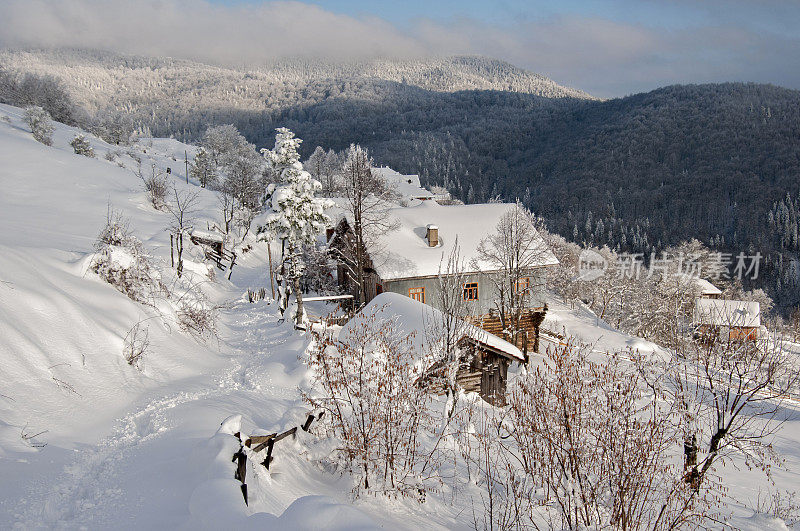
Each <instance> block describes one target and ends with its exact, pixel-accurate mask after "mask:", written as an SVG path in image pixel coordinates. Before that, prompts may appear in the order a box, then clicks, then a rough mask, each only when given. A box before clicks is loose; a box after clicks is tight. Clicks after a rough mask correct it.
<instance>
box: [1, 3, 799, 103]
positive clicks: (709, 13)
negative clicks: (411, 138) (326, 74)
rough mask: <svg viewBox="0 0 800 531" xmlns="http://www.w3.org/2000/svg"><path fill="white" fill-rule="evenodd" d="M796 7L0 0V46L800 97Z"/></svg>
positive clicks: (611, 90)
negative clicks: (421, 60)
mask: <svg viewBox="0 0 800 531" xmlns="http://www.w3.org/2000/svg"><path fill="white" fill-rule="evenodd" d="M798 28H800V0H660V1H657V0H635V1H634V0H561V1H553V0H539V1H523V0H501V1H498V2H488V1H477V0H461V1H455V0H439V1H435V0H405V1H389V0H372V1H369V2H367V1H356V0H314V1H298V0H270V1H259V0H136V1H132V0H70V2H63V1H62V0H0V45H7V46H9V45H10V46H72V47H93V48H101V49H109V50H114V51H120V52H125V53H135V54H150V55H168V56H171V57H184V58H189V59H195V60H200V61H204V62H210V63H216V64H237V65H239V66H241V65H253V66H258V65H263V64H264V63H265V62H268V61H269V60H271V59H274V58H276V57H284V56H298V55H299V56H325V57H330V58H334V59H365V58H370V57H376V56H381V57H401V58H416V57H425V56H436V55H455V54H476V55H484V56H489V57H495V58H498V59H502V60H506V61H509V62H511V63H513V64H515V65H517V66H520V67H523V68H526V69H528V70H532V71H535V72H538V73H541V74H544V75H546V76H548V77H551V78H552V79H554V80H555V81H557V82H559V83H561V84H565V85H569V86H573V87H576V88H580V89H583V90H586V91H588V92H590V93H592V94H595V95H597V96H601V97H614V96H623V95H626V94H631V93H634V92H641V91H647V90H652V89H655V88H658V87H660V86H664V85H670V84H676V83H705V82H724V81H754V82H759V83H773V84H776V85H781V86H785V87H789V88H793V89H800V31H798Z"/></svg>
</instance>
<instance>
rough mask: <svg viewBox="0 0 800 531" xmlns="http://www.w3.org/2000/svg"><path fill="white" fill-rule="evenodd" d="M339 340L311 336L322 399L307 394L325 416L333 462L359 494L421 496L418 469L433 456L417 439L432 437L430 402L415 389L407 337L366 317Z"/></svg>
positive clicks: (423, 489) (422, 487)
mask: <svg viewBox="0 0 800 531" xmlns="http://www.w3.org/2000/svg"><path fill="white" fill-rule="evenodd" d="M350 332H351V333H350V335H348V338H347V339H346V341H345V342H344V343H336V342H334V341H333V340H332V339H330V338H327V337H316V338H315V343H314V345H313V346H312V348H311V349H310V359H309V362H310V365H311V367H312V369H313V370H314V373H315V377H316V381H317V382H318V383H319V384H320V385H321V387H322V389H323V390H324V394H323V397H320V398H311V397H308V396H307V397H306V399H307V400H308V402H309V403H311V404H312V405H313V406H314V407H322V408H324V409H325V410H326V411H327V412H328V413H329V414H328V415H326V418H328V419H329V421H328V426H329V428H330V430H331V432H332V434H333V435H334V436H335V437H336V438H337V439H338V440H339V441H340V442H341V446H340V447H339V449H338V452H337V454H336V455H335V456H332V457H333V458H334V459H340V460H341V463H342V464H343V466H344V467H345V468H347V469H349V470H350V471H351V472H352V473H354V474H355V475H356V476H358V483H357V485H356V486H355V488H354V493H355V494H358V493H359V492H361V491H368V492H376V493H383V494H386V495H400V496H408V497H414V498H417V499H424V496H425V492H426V490H427V489H428V487H429V484H428V481H427V479H428V478H426V477H424V475H423V472H424V471H425V470H430V469H432V468H435V467H430V463H431V461H432V460H434V459H435V456H434V455H432V454H430V452H425V451H424V450H423V448H422V440H423V438H426V435H427V436H431V435H432V429H433V426H432V425H431V421H432V412H431V411H430V404H431V397H430V395H428V393H426V391H425V390H424V389H423V388H422V387H421V386H419V385H417V384H416V380H417V378H418V377H419V373H418V372H417V370H416V369H415V367H414V357H413V352H414V349H413V345H412V340H411V337H409V336H403V335H402V334H398V333H397V332H396V330H395V327H394V324H393V322H391V321H388V322H387V321H385V320H381V319H380V318H377V319H376V318H375V316H372V317H368V318H365V319H364V320H363V321H361V322H360V323H359V324H358V325H357V326H355V327H353V328H352V329H351V330H350Z"/></svg>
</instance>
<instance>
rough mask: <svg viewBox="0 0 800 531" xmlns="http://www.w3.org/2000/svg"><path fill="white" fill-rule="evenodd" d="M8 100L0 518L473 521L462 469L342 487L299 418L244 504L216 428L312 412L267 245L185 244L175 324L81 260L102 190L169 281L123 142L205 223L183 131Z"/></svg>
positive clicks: (741, 482)
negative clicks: (88, 150) (191, 320)
mask: <svg viewBox="0 0 800 531" xmlns="http://www.w3.org/2000/svg"><path fill="white" fill-rule="evenodd" d="M22 114H23V111H22V110H20V109H17V108H14V107H9V106H3V105H0V528H3V529H6V528H14V527H18V528H21V529H31V528H85V529H105V528H115V529H120V528H121V529H131V528H148V529H149V528H161V529H163V528H182V529H188V528H193V529H194V528H208V529H225V528H227V529H240V528H249V527H252V528H260V529H264V528H267V529H268V528H276V529H313V528H326V529H370V528H376V527H383V528H402V529H420V528H456V529H468V528H472V527H473V513H472V509H473V505H472V503H471V500H472V499H473V497H474V496H477V494H476V491H474V490H470V489H473V487H471V486H470V484H469V480H468V478H463V481H462V482H461V484H460V488H461V489H462V491H461V493H462V494H463V495H461V496H459V497H456V496H455V495H454V494H453V491H450V490H447V489H446V488H443V489H442V490H441V491H439V492H432V493H431V494H430V495H429V496H428V497H427V499H426V501H425V503H423V504H419V503H417V502H416V501H413V500H387V499H385V498H381V497H372V496H365V497H362V498H359V499H358V500H353V499H352V498H351V496H350V491H351V488H352V482H351V479H350V478H349V477H348V476H346V475H344V476H342V475H340V474H334V473H331V472H330V471H327V470H325V469H323V468H322V467H320V466H318V465H317V463H318V462H319V461H318V460H316V459H313V458H314V452H318V451H320V449H319V448H315V446H314V444H313V441H311V440H310V437H311V436H309V435H306V434H301V435H300V436H299V437H298V438H297V440H295V441H294V442H292V441H291V440H289V439H286V440H285V444H283V443H282V444H281V445H278V446H276V450H275V451H276V460H275V463H274V466H273V467H272V468H271V470H270V471H269V472H266V471H265V470H264V469H263V468H261V467H259V466H256V467H249V468H248V472H247V474H248V478H249V479H248V484H249V485H250V503H249V506H245V505H244V503H243V500H242V495H241V492H240V483H239V481H237V480H235V479H234V468H235V466H234V464H233V463H232V462H231V456H232V455H233V453H234V452H235V451H236V450H237V449H238V443H237V442H236V439H235V437H233V435H232V433H233V432H235V431H241V432H242V433H244V434H256V433H273V432H280V431H283V430H285V429H287V428H289V427H291V426H296V425H297V424H298V423H299V422H301V421H302V420H304V419H305V415H306V413H307V412H308V411H309V408H308V406H307V405H306V404H305V403H304V401H303V399H302V397H301V393H300V389H308V388H309V387H310V385H311V380H310V374H309V371H308V369H307V368H306V366H305V364H304V363H303V361H302V360H300V359H298V357H299V356H301V355H302V354H303V352H304V351H305V349H306V347H307V346H308V344H309V338H308V336H307V335H305V334H304V333H302V332H298V331H295V330H294V329H293V327H292V326H291V324H289V323H282V322H279V320H278V315H277V312H276V310H275V305H274V304H270V301H269V300H266V301H260V302H257V303H254V304H251V303H249V302H247V301H246V300H245V299H244V298H243V293H244V292H245V290H246V289H247V288H250V287H261V286H266V285H267V279H266V266H265V264H266V262H267V257H266V250H265V248H264V247H263V246H262V245H261V244H256V243H255V242H254V245H253V250H252V251H250V252H248V253H246V254H243V255H242V256H241V258H240V259H239V260H237V266H236V269H234V271H233V275H232V280H231V281H228V280H227V279H225V278H224V275H222V274H217V275H216V278H215V279H214V280H213V281H212V280H210V279H208V278H207V276H206V275H205V271H206V269H205V266H204V265H203V264H201V263H200V262H201V260H200V257H199V255H198V254H196V253H194V252H191V251H190V252H189V253H188V254H189V258H188V259H189V260H190V262H189V264H188V265H187V276H188V277H190V278H191V279H193V280H195V281H196V282H197V283H199V284H201V289H202V290H203V292H204V293H205V295H206V296H207V297H208V298H209V299H210V300H211V301H212V302H213V303H214V304H215V305H216V307H217V311H218V315H219V322H218V334H217V337H206V338H197V337H194V336H192V335H190V334H187V333H185V332H182V331H181V329H180V327H179V325H178V323H177V321H176V316H175V313H174V308H172V307H171V306H170V303H169V301H161V302H159V304H157V305H156V307H149V306H145V305H142V304H139V303H136V302H134V301H132V300H131V299H129V298H128V297H127V296H125V295H124V294H122V293H120V292H119V291H117V290H116V289H114V287H112V286H110V285H108V284H106V283H105V282H103V281H102V280H101V279H100V278H98V276H97V275H96V274H94V273H93V272H92V271H91V270H90V268H89V264H90V262H91V260H92V257H93V254H94V252H95V249H94V244H95V240H96V237H97V234H98V232H99V231H100V229H101V227H102V226H103V225H104V223H105V220H106V214H107V211H108V208H109V205H111V206H112V207H113V208H114V209H117V210H118V211H120V212H122V213H123V214H124V215H125V216H126V217H127V218H129V219H130V227H131V229H132V230H133V232H134V234H135V235H136V236H137V237H138V238H139V239H141V240H142V242H143V244H144V247H145V249H146V251H147V252H148V253H149V254H150V255H151V259H152V261H153V263H154V264H155V267H156V269H157V270H158V271H159V272H160V274H161V275H162V278H163V280H164V281H165V282H166V283H168V284H171V285H173V286H176V288H175V289H179V288H180V284H179V283H176V281H175V279H174V277H173V273H172V269H171V268H170V266H169V259H170V258H169V256H170V254H169V250H170V248H169V234H168V232H167V230H166V227H167V226H168V224H169V219H168V214H166V213H164V212H160V211H157V210H155V209H154V208H153V207H152V206H151V205H150V204H149V203H148V200H147V198H146V194H145V192H144V189H143V185H142V181H141V180H140V178H139V177H138V176H137V175H136V174H135V171H136V170H137V168H138V162H137V161H136V160H135V159H134V156H135V157H138V158H140V159H141V161H142V166H143V167H145V168H151V167H152V165H155V167H156V168H157V169H160V170H164V171H165V170H166V168H171V172H172V174H171V175H172V176H171V177H170V178H171V179H173V182H174V184H175V186H176V187H177V188H178V189H179V190H181V189H191V190H193V191H197V192H198V193H199V205H198V210H199V212H198V216H197V218H198V221H197V224H198V225H201V226H203V225H206V223H212V222H213V221H214V219H215V213H216V211H217V210H218V208H219V207H218V203H217V198H216V196H215V194H214V193H213V192H210V191H208V190H205V189H200V188H199V187H197V186H196V185H195V184H194V183H189V184H186V183H185V182H184V181H183V177H182V176H183V160H182V157H183V153H184V151H187V152H188V153H189V156H190V157H191V156H192V154H193V148H192V147H191V146H185V145H183V144H180V143H178V142H176V141H174V140H168V139H142V140H139V141H138V142H137V143H135V144H134V145H132V146H130V147H129V148H128V147H126V148H120V147H119V146H110V145H108V144H106V143H104V142H102V141H100V140H98V139H96V138H94V137H91V136H90V135H87V138H88V139H89V141H90V143H91V145H92V147H93V149H94V151H95V153H96V155H97V157H96V158H88V157H83V156H79V155H76V154H74V153H73V150H72V148H71V147H70V146H69V142H70V141H71V140H72V138H73V137H74V135H75V134H76V132H78V131H77V130H75V129H74V128H70V127H67V126H63V125H61V124H56V125H57V127H56V133H55V135H54V144H53V146H52V147H48V146H45V145H42V144H40V143H38V142H36V141H35V140H34V139H33V138H32V137H31V134H30V132H29V131H28V129H27V126H25V125H24V123H23V120H22ZM107 153H112V154H114V155H113V156H112V155H109V156H108V158H111V159H113V161H111V160H107V157H106V154H107ZM143 320H146V323H147V326H148V328H149V338H150V348H149V353H148V355H147V356H146V358H145V360H144V365H143V370H141V371H139V370H137V369H135V368H134V367H132V366H130V365H128V364H127V363H126V361H125V360H124V358H123V355H122V349H123V342H124V338H125V336H126V334H127V333H128V331H129V330H130V329H131V328H132V327H133V326H134V325H135V324H136V323H138V322H140V321H143ZM545 326H546V327H547V328H548V329H549V330H551V331H552V332H554V333H560V334H564V335H568V336H573V337H577V338H578V339H579V340H580V341H582V342H586V343H589V344H591V345H593V348H594V349H596V350H598V351H605V350H609V349H620V348H628V347H632V348H637V349H639V350H641V351H658V350H659V349H658V347H657V346H656V345H653V344H652V343H647V342H645V341H642V340H639V339H637V338H632V337H630V336H627V335H625V334H622V333H620V332H618V331H616V330H613V329H612V328H611V327H609V326H608V325H606V324H605V323H603V322H602V321H600V320H598V319H597V318H596V317H595V316H594V315H592V314H591V313H590V312H588V311H587V310H585V309H581V308H575V309H572V308H568V307H566V306H563V305H560V304H558V303H557V302H555V301H554V302H553V304H552V305H551V312H550V314H549V315H548V319H547V321H546V322H545ZM239 416H240V417H239ZM226 419H227V420H226ZM221 424H224V425H222V426H221ZM798 443H800V422H798V421H797V420H796V417H795V418H793V420H791V421H790V422H788V423H787V424H785V425H784V426H783V427H782V428H781V431H780V432H779V434H778V436H777V437H776V447H777V449H778V450H779V451H780V452H782V453H783V454H784V456H785V457H786V470H775V471H774V477H775V481H776V486H777V487H778V488H780V489H783V490H787V489H789V490H791V489H792V488H796V487H797V485H800V451H798V450H797V447H798ZM724 474H725V477H726V478H730V481H726V484H727V485H728V487H729V488H730V491H729V494H730V496H731V498H732V500H733V501H731V502H729V505H728V506H726V507H724V508H723V518H724V519H733V520H730V521H731V524H732V525H734V526H736V527H740V528H747V527H749V528H752V529H762V528H774V529H780V528H782V527H781V526H782V525H783V523H782V522H779V521H774V520H770V519H768V518H767V517H764V516H758V517H755V518H752V519H751V516H752V514H753V511H752V510H751V509H750V507H753V506H754V504H755V501H756V498H757V496H758V495H759V491H760V490H761V491H763V493H766V492H767V491H768V489H769V487H768V485H767V483H766V482H765V481H764V479H763V476H761V475H760V474H759V473H757V472H750V471H748V470H747V468H746V467H742V469H741V470H725V471H724Z"/></svg>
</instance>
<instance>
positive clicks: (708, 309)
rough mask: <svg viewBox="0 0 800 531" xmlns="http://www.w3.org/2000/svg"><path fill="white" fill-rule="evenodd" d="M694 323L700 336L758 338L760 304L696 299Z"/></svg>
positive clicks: (739, 338) (738, 338)
mask: <svg viewBox="0 0 800 531" xmlns="http://www.w3.org/2000/svg"><path fill="white" fill-rule="evenodd" d="M694 325H695V327H696V329H697V333H698V335H699V336H700V337H704V338H719V337H723V338H728V339H734V340H755V339H758V332H759V329H760V328H761V305H760V304H759V303H757V302H750V301H733V300H724V299H708V298H700V299H697V301H696V303H695V309H694Z"/></svg>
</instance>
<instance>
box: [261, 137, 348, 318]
mask: <svg viewBox="0 0 800 531" xmlns="http://www.w3.org/2000/svg"><path fill="white" fill-rule="evenodd" d="M301 142H302V140H300V139H299V138H296V137H295V136H294V133H292V132H291V131H290V130H289V129H287V128H285V127H281V128H279V129H278V130H277V134H276V135H275V147H274V148H273V149H271V150H266V149H265V150H262V152H263V153H264V158H265V159H266V160H267V164H268V166H269V167H270V169H271V170H272V172H273V173H274V174H275V175H276V176H277V177H278V178H279V182H281V183H283V184H282V185H281V186H279V187H277V188H276V189H274V190H269V191H271V192H272V196H271V208H272V212H271V213H270V214H269V215H268V216H267V219H266V223H265V224H264V225H263V226H261V227H259V229H258V232H259V239H263V240H269V239H270V238H273V237H274V238H276V239H278V240H280V241H281V245H282V251H283V260H282V266H281V275H280V276H279V277H278V281H279V292H280V295H279V307H280V310H281V313H283V312H284V311H285V310H286V306H287V295H288V293H287V287H288V286H286V284H285V283H284V280H283V279H284V277H285V278H286V279H287V280H288V281H289V282H291V284H292V290H293V291H294V293H295V297H296V298H297V316H296V323H297V324H298V325H300V324H301V323H302V320H303V296H302V293H301V290H300V278H301V277H302V276H303V274H304V266H305V264H304V263H303V258H302V257H303V253H302V251H303V247H304V246H306V245H312V244H313V243H314V242H315V240H316V236H317V234H319V233H320V232H322V231H323V230H324V229H325V228H326V227H327V226H328V225H329V224H330V222H331V220H330V218H329V217H328V216H327V215H326V214H325V209H326V208H329V207H330V206H332V204H333V203H332V202H331V201H330V200H327V199H320V198H317V197H314V194H315V193H316V192H318V191H319V190H320V188H321V187H322V186H321V184H320V182H319V181H317V180H316V179H314V178H312V177H311V174H309V173H308V172H307V171H305V170H304V169H303V164H302V163H301V162H300V155H299V154H298V152H297V150H298V148H299V147H300V143H301ZM270 188H272V186H270ZM284 271H285V275H284Z"/></svg>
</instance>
